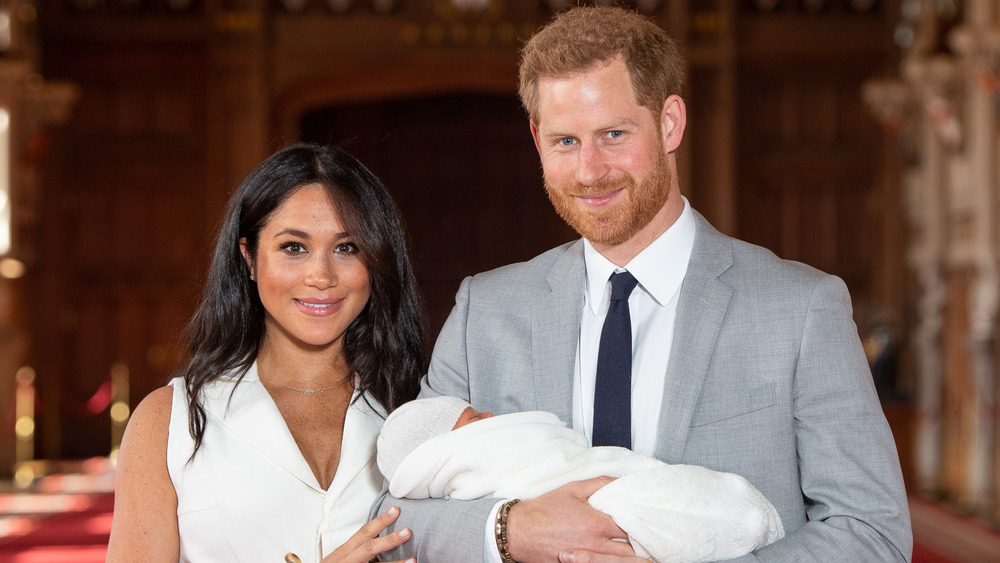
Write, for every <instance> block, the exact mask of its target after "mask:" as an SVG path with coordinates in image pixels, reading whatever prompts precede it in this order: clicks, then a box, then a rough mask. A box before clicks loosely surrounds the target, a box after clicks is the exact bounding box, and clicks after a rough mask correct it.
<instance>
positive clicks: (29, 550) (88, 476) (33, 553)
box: [0, 458, 114, 563]
mask: <svg viewBox="0 0 1000 563" xmlns="http://www.w3.org/2000/svg"><path fill="white" fill-rule="evenodd" d="M71 467H72V468H73V469H77V470H79V472H76V473H72V474H60V475H50V476H48V477H43V478H41V479H38V480H37V481H36V482H35V483H34V484H33V485H32V486H31V487H30V488H29V489H28V490H25V491H8V492H4V493H0V563H55V562H60V563H71V562H72V563H90V562H99V561H100V562H102V561H104V559H105V555H106V553H107V545H108V536H109V534H110V533H111V515H112V511H113V510H114V495H113V494H112V491H113V487H114V477H113V474H112V467H111V464H110V463H109V462H108V460H106V459H103V458H99V459H95V460H86V461H84V462H78V463H76V464H74V465H73V466H71Z"/></svg>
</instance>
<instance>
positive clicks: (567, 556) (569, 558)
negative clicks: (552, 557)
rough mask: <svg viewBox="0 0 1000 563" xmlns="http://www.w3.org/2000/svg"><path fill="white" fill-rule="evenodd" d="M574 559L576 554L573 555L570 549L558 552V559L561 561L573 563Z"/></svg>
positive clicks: (562, 562)
mask: <svg viewBox="0 0 1000 563" xmlns="http://www.w3.org/2000/svg"><path fill="white" fill-rule="evenodd" d="M575 559H576V556H575V555H573V552H572V551H564V552H562V553H560V554H559V561H560V562H561V563H573V561H574V560H575Z"/></svg>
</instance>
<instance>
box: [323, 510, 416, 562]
mask: <svg viewBox="0 0 1000 563" xmlns="http://www.w3.org/2000/svg"><path fill="white" fill-rule="evenodd" d="M397 517H399V508H398V507H395V506H394V507H392V508H390V509H389V510H386V511H385V512H383V513H382V514H379V515H378V517H377V518H375V519H374V520H372V521H371V522H369V523H367V524H365V525H364V526H361V529H360V530H358V531H357V533H356V534H354V535H353V536H351V539H349V540H347V543H345V544H344V545H342V546H340V547H338V548H337V549H336V550H334V552H333V553H331V554H330V555H327V556H326V557H324V558H323V561H322V563H368V562H369V561H371V560H372V559H373V558H374V557H375V556H377V555H378V554H380V553H382V552H384V551H389V550H390V549H393V548H395V547H397V546H400V545H402V544H404V543H406V541H407V540H409V539H410V529H409V528H403V529H402V530H399V531H398V532H394V533H392V534H389V535H387V536H381V537H380V536H379V534H380V533H382V530H384V529H386V527H387V526H388V525H389V524H392V523H393V522H395V521H396V518H397ZM416 562H417V560H416V559H407V560H406V561H395V562H393V563H416Z"/></svg>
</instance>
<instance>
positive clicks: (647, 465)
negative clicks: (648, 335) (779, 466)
mask: <svg viewBox="0 0 1000 563" xmlns="http://www.w3.org/2000/svg"><path fill="white" fill-rule="evenodd" d="M399 423H403V424H405V421H403V420H400V421H399ZM380 447H382V444H380ZM600 475H609V476H612V477H618V479H616V480H615V481H613V482H612V483H610V484H608V485H605V486H604V487H602V488H601V489H600V490H598V491H597V492H596V493H595V494H594V495H592V496H591V498H590V504H591V505H592V506H593V507H594V508H595V509H597V510H600V511H601V512H604V513H605V514H608V515H610V516H611V517H612V518H614V520H615V522H616V523H617V524H618V525H619V527H621V528H622V529H623V530H625V532H626V533H628V535H629V542H630V543H631V544H632V547H633V549H635V551H636V554H637V555H639V556H640V557H647V558H650V559H652V560H653V561H656V562H658V563H666V562H668V561H669V562H700V561H715V560H720V559H730V558H733V557H738V556H740V555H744V554H746V553H749V552H751V551H753V550H755V549H758V548H760V547H763V546H764V545H767V544H769V543H771V542H774V541H777V540H778V539H780V538H782V537H784V531H783V529H782V525H781V520H780V518H779V516H778V513H777V511H776V510H775V508H774V506H773V505H772V504H771V503H770V502H768V500H767V499H766V498H765V497H764V496H763V495H762V494H761V493H760V492H759V491H758V490H757V489H756V488H754V487H753V485H751V484H750V483H749V482H748V481H747V480H746V479H744V478H742V477H740V476H738V475H734V474H731V473H721V472H717V471H711V470H709V469H705V468H703V467H698V466H691V465H668V464H666V463H663V462H661V461H659V460H656V459H653V458H649V457H646V456H642V455H639V454H636V453H634V452H632V451H630V450H627V449H624V448H614V447H598V448H592V447H590V446H589V445H588V443H587V440H586V438H585V437H584V436H583V435H581V434H579V433H577V432H575V431H573V430H572V429H570V428H567V427H566V425H565V424H563V423H562V422H561V421H560V420H559V419H558V418H557V417H556V416H555V415H553V414H551V413H548V412H539V411H533V412H522V413H513V414H506V415H503V416H495V417H493V418H489V419H485V420H480V421H477V422H474V423H472V424H469V425H467V426H464V427H462V428H459V429H458V430H454V431H452V432H449V433H447V434H443V435H440V436H437V437H435V438H432V439H430V440H428V441H426V442H424V443H423V444H420V445H419V446H417V447H416V448H414V449H413V451H412V452H411V453H410V454H409V455H408V456H406V457H405V458H404V459H403V460H402V462H401V463H400V464H399V467H398V468H397V469H396V471H395V473H394V474H393V476H392V479H391V480H390V481H389V491H390V492H391V493H392V494H393V495H394V496H396V497H406V498H412V499H422V498H452V499H458V500H472V499H477V498H483V497H495V498H521V499H530V498H534V497H537V496H539V495H541V494H543V493H545V492H548V491H550V490H552V489H554V488H557V487H559V486H561V485H564V484H566V483H569V482H572V481H579V480H581V479H589V478H591V477H597V476H600Z"/></svg>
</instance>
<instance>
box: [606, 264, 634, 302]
mask: <svg viewBox="0 0 1000 563" xmlns="http://www.w3.org/2000/svg"><path fill="white" fill-rule="evenodd" d="M637 283H639V282H638V280H636V279H635V277H634V276H632V274H630V273H629V272H628V270H625V271H624V272H617V273H614V274H611V300H612V301H625V300H627V299H628V296H629V295H631V294H632V290H633V289H635V286H636V284H637Z"/></svg>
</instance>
